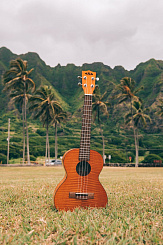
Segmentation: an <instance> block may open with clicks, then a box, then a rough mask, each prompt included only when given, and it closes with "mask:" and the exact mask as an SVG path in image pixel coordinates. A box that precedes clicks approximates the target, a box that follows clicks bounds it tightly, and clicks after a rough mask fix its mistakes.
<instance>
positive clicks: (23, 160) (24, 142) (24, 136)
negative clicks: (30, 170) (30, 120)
mask: <svg viewBox="0 0 163 245" xmlns="http://www.w3.org/2000/svg"><path fill="white" fill-rule="evenodd" d="M22 114H23V115H22V116H23V165H24V161H25V128H24V101H23V106H22Z"/></svg>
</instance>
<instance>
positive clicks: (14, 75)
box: [3, 58, 35, 164]
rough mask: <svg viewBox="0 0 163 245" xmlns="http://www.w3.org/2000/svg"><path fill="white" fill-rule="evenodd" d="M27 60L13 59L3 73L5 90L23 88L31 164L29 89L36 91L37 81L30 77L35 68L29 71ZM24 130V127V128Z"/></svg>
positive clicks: (28, 157)
mask: <svg viewBox="0 0 163 245" xmlns="http://www.w3.org/2000/svg"><path fill="white" fill-rule="evenodd" d="M27 64H28V63H27V61H26V60H22V59H20V58H18V59H16V60H12V61H11V62H10V69H9V70H8V71H6V72H5V73H4V75H3V81H4V85H5V88H4V90H5V91H7V90H9V91H10V92H14V91H18V92H20V89H21V90H23V97H22V102H21V103H22V114H23V127H24V122H25V127H26V137H27V161H28V164H30V155H29V136H28V125H27V97H28V96H27V90H31V92H34V90H35V83H34V81H33V80H32V79H31V78H29V75H30V74H31V72H32V71H33V68H32V69H31V70H30V71H27ZM23 132H24V129H23ZM23 138H24V139H23V163H24V154H25V153H24V149H25V147H24V142H25V133H23Z"/></svg>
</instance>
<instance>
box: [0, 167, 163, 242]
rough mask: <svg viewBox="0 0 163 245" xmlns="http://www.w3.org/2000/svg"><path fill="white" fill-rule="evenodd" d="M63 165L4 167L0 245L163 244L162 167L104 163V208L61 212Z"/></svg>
mask: <svg viewBox="0 0 163 245" xmlns="http://www.w3.org/2000/svg"><path fill="white" fill-rule="evenodd" d="M63 176H64V170H63V168H62V167H24V168H23V167H22V168H20V167H17V168H16V167H15V168H13V167H10V168H7V167H1V168H0V244H163V168H108V167H104V169H103V171H102V173H101V175H100V180H101V183H102V184H103V186H104V188H105V189H106V191H107V195H108V207H107V208H106V209H105V208H103V209H85V210H83V209H76V210H74V212H69V211H68V212H57V211H56V210H55V209H54V207H53V192H54V189H55V187H56V185H57V183H58V182H59V181H60V180H61V179H62V177H63Z"/></svg>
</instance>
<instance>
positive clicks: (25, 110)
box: [24, 83, 30, 165]
mask: <svg viewBox="0 0 163 245" xmlns="http://www.w3.org/2000/svg"><path fill="white" fill-rule="evenodd" d="M24 84H25V83H24ZM25 88H26V85H25ZM24 90H25V89H24ZM24 100H25V103H24V105H25V106H24V107H25V108H24V114H25V126H26V137H27V162H28V165H30V155H29V135H28V125H27V102H26V91H25V94H24Z"/></svg>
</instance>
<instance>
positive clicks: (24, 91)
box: [3, 58, 163, 167]
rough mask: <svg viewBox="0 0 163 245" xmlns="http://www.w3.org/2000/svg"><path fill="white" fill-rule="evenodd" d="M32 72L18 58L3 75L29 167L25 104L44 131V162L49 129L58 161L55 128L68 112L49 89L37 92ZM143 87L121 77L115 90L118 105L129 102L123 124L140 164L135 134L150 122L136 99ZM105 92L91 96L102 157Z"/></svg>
mask: <svg viewBox="0 0 163 245" xmlns="http://www.w3.org/2000/svg"><path fill="white" fill-rule="evenodd" d="M32 71H33V69H31V70H29V71H28V64H27V61H25V60H22V59H20V58H17V59H16V60H12V61H11V62H10V67H9V70H7V71H6V72H5V73H4V75H3V82H4V91H8V92H9V96H10V98H12V100H13V101H14V102H15V103H16V104H19V106H20V108H21V112H22V121H23V164H24V162H25V151H27V154H26V155H27V162H28V164H30V153H29V152H30V151H29V135H28V123H27V104H29V106H28V110H29V111H30V112H31V114H32V117H33V118H34V119H37V118H39V119H40V121H41V122H42V124H43V127H45V128H46V150H45V162H46V161H47V160H48V161H49V160H50V145H49V136H48V134H49V126H50V125H52V126H54V128H55V159H57V152H58V149H57V125H58V124H59V123H61V122H64V121H66V118H67V112H66V111H64V110H63V108H62V106H61V105H60V104H59V103H58V101H56V100H55V96H54V93H53V91H52V88H51V87H49V86H45V85H44V86H40V87H39V88H38V89H37V90H36V87H35V82H34V81H33V80H32V79H31V78H30V75H31V73H32ZM142 89H143V87H140V88H138V89H137V88H136V82H135V81H134V80H133V79H132V78H130V77H124V78H122V80H121V81H120V84H119V85H118V86H117V87H116V88H115V90H116V96H115V97H116V98H117V101H118V103H119V104H121V103H124V102H126V101H128V102H129V110H128V113H127V114H126V115H125V116H124V120H125V123H126V125H130V127H132V128H133V134H134V140H135V155H136V163H135V166H136V167H138V164H139V160H138V159H139V158H138V156H139V137H138V135H139V134H138V131H139V128H140V127H142V126H146V125H147V122H149V123H150V120H151V119H150V117H149V115H148V114H147V113H148V110H147V109H144V108H143V102H142V100H141V98H139V97H138V95H137V94H138V92H139V91H140V90H142ZM106 95H107V91H106V92H105V93H104V94H102V95H101V93H100V89H98V88H97V89H95V92H94V94H93V104H92V105H93V107H92V108H93V121H95V120H96V119H97V122H98V125H99V128H100V132H101V137H102V142H103V158H104V155H105V140H104V135H103V130H102V125H101V114H104V115H106V116H107V117H108V116H109V113H108V107H109V106H110V103H109V102H108V101H106ZM162 103H163V100H160V105H159V106H158V114H159V115H160V116H161V117H162V116H163V104H162Z"/></svg>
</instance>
